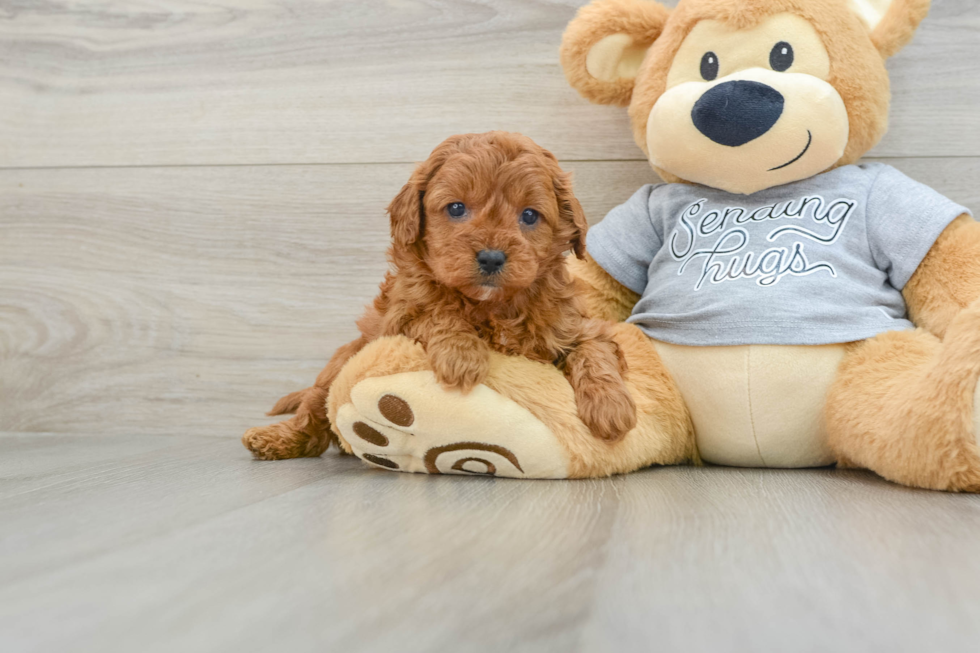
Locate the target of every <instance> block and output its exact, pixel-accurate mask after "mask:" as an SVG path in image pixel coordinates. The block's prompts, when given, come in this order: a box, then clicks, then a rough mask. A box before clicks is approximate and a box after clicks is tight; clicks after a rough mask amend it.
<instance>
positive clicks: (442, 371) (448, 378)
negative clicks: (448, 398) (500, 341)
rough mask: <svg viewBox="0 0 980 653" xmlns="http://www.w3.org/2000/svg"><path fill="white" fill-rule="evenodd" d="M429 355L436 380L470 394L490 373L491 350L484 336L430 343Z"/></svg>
mask: <svg viewBox="0 0 980 653" xmlns="http://www.w3.org/2000/svg"><path fill="white" fill-rule="evenodd" d="M473 343H475V344H473ZM428 355H429V364H430V365H432V371H433V372H434V373H435V375H436V380H437V381H439V383H440V384H441V385H442V386H443V387H444V388H446V389H448V390H452V389H456V390H460V391H462V392H463V394H468V393H469V391H470V390H472V389H473V388H475V387H476V386H478V385H480V384H481V383H483V381H484V380H485V379H486V378H487V374H489V373H490V352H489V350H488V349H487V347H486V345H485V344H484V343H483V342H482V341H480V340H476V341H473V342H460V343H444V344H441V345H439V346H435V347H430V348H429V349H428Z"/></svg>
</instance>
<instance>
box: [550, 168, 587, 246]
mask: <svg viewBox="0 0 980 653" xmlns="http://www.w3.org/2000/svg"><path fill="white" fill-rule="evenodd" d="M554 180H555V181H554V183H555V196H556V197H557V198H558V214H559V218H560V219H561V221H562V223H563V224H565V225H566V228H567V229H569V230H570V236H569V239H568V241H569V242H570V243H571V245H572V251H574V252H575V256H577V257H578V258H580V259H584V258H585V234H586V232H587V231H588V230H589V222H588V220H586V218H585V211H584V210H582V205H581V204H579V201H578V199H577V198H576V197H575V194H574V193H573V192H572V176H571V175H570V174H568V173H566V172H559V174H557V175H555V177H554Z"/></svg>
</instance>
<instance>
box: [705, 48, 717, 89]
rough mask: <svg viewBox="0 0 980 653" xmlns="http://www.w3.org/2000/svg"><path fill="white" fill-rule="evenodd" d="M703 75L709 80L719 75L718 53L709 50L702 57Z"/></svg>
mask: <svg viewBox="0 0 980 653" xmlns="http://www.w3.org/2000/svg"><path fill="white" fill-rule="evenodd" d="M701 76H702V77H704V79H705V81H708V82H711V81H714V80H715V79H716V78H717V77H718V55H717V54H715V53H714V52H707V53H705V55H704V56H703V57H701Z"/></svg>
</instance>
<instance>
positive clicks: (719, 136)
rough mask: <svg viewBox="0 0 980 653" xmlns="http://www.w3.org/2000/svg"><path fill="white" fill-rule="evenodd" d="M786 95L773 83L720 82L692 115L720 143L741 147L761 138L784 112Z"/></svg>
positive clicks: (695, 107)
mask: <svg viewBox="0 0 980 653" xmlns="http://www.w3.org/2000/svg"><path fill="white" fill-rule="evenodd" d="M784 104H785V99H784V98H783V96H782V94H781V93H780V92H779V91H777V90H776V89H774V88H773V87H772V86H767V85H766V84H760V83H759V82H750V81H747V80H739V81H734V82H725V83H724V84H719V85H718V86H715V87H714V88H713V89H711V90H710V91H708V92H707V93H705V94H704V95H702V96H701V99H700V100H698V101H697V102H696V103H695V105H694V110H693V111H692V112H691V119H692V120H694V126H695V127H697V128H698V131H700V132H701V133H702V134H704V135H705V136H707V137H708V138H710V139H711V140H713V141H714V142H715V143H718V144H719V145H727V146H729V147H738V146H739V145H745V144H746V143H748V142H750V141H754V140H755V139H757V138H759V137H760V136H762V135H763V134H765V133H766V132H768V131H769V130H770V129H772V126H773V125H775V124H776V121H777V120H779V116H781V115H783V105H784Z"/></svg>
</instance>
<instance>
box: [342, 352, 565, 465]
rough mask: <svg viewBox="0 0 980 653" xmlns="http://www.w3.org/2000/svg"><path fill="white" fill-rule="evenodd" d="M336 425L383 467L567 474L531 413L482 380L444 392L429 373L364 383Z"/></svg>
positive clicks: (360, 453)
mask: <svg viewBox="0 0 980 653" xmlns="http://www.w3.org/2000/svg"><path fill="white" fill-rule="evenodd" d="M336 422H337V423H336V425H335V428H337V430H338V431H340V434H341V435H342V436H343V438H344V440H346V442H347V443H348V444H349V445H350V448H351V450H352V451H353V453H354V454H355V455H356V456H357V457H358V458H360V459H361V460H364V461H365V462H367V463H370V464H371V465H373V466H375V467H378V468H381V469H387V470H392V471H400V472H415V473H423V474H463V475H470V476H503V477H509V478H567V477H568V456H567V454H566V453H565V449H564V448H563V447H562V446H561V444H560V443H559V441H558V439H557V438H556V437H555V436H554V434H553V433H552V432H551V430H550V429H548V427H547V426H545V425H544V423H542V422H541V421H540V420H539V419H537V418H536V417H535V416H534V415H532V414H531V412H530V411H528V410H527V409H526V408H524V407H523V406H521V405H519V404H517V403H516V402H514V401H512V400H511V399H508V398H507V397H504V396H503V395H501V394H499V393H497V392H495V391H493V390H491V389H490V388H488V387H487V386H485V385H480V386H477V387H476V388H474V389H473V390H472V391H471V392H470V393H469V394H466V395H464V394H462V393H461V392H458V391H453V390H446V389H445V388H443V387H442V386H441V385H439V383H438V382H437V381H436V378H435V375H434V374H433V373H432V372H428V371H426V372H406V373H402V374H394V375H390V376H380V377H372V378H368V379H365V380H363V381H361V382H360V383H358V384H357V385H355V386H354V388H353V389H352V390H351V401H350V403H346V404H344V405H342V406H340V408H339V409H338V411H337V420H336Z"/></svg>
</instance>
